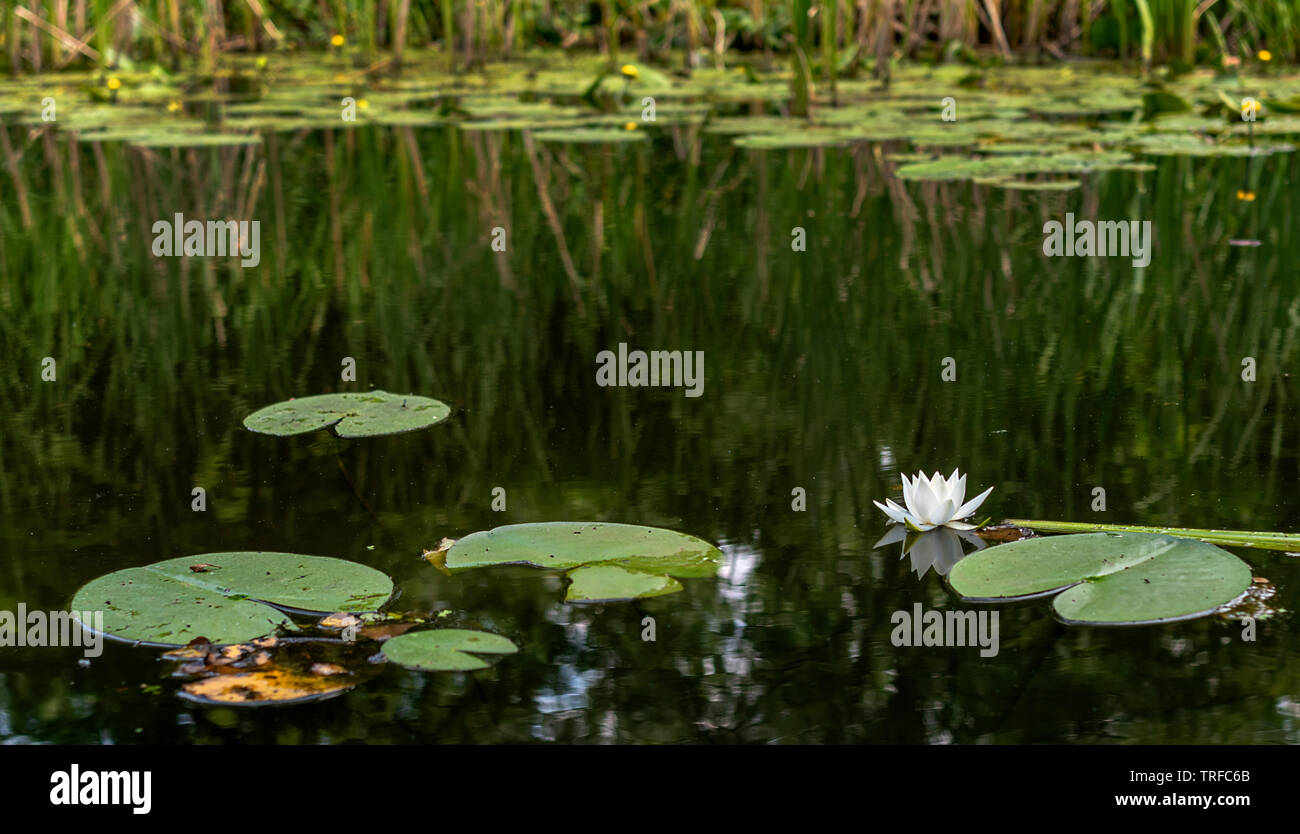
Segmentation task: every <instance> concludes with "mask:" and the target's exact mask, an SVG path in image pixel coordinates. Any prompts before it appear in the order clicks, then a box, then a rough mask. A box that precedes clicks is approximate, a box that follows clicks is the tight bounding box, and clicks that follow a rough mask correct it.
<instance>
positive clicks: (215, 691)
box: [181, 664, 353, 704]
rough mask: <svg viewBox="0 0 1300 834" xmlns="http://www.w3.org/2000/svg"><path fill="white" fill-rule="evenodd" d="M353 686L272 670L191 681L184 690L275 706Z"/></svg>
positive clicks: (235, 701) (224, 700)
mask: <svg viewBox="0 0 1300 834" xmlns="http://www.w3.org/2000/svg"><path fill="white" fill-rule="evenodd" d="M318 665H320V664H318ZM326 665H328V664H326ZM352 686H353V684H352V683H350V682H348V681H346V680H337V679H333V677H332V676H321V675H302V674H295V673H293V672H290V671H288V670H286V669H278V668H275V667H271V668H268V669H257V670H253V671H245V672H239V673H237V674H229V675H215V676H213V677H210V678H204V679H202V680H197V681H191V682H190V683H187V684H185V685H184V686H183V687H181V691H182V692H184V693H186V694H187V695H189V696H191V697H193V698H197V699H200V700H204V701H209V702H214V703H224V704H249V703H266V704H273V703H283V702H286V701H296V700H299V699H301V698H310V697H316V696H322V695H329V694H334V693H338V692H343V691H345V690H348V689H351V688H352Z"/></svg>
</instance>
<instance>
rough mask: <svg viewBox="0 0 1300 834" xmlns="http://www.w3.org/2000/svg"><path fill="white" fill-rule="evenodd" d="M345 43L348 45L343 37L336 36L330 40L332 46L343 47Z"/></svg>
mask: <svg viewBox="0 0 1300 834" xmlns="http://www.w3.org/2000/svg"><path fill="white" fill-rule="evenodd" d="M344 43H346V41H345V40H344V39H343V36H342V35H335V36H334V37H332V38H330V45H331V46H342V45H343V44H344Z"/></svg>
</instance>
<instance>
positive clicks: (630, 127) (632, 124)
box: [623, 122, 636, 130]
mask: <svg viewBox="0 0 1300 834" xmlns="http://www.w3.org/2000/svg"><path fill="white" fill-rule="evenodd" d="M623 129H624V130H636V122H628V123H627V124H625V125H623Z"/></svg>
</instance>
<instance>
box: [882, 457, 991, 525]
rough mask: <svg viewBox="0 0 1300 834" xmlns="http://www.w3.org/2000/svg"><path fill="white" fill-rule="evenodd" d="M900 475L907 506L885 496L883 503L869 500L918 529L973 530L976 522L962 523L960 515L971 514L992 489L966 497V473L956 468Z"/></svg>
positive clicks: (902, 522) (963, 516)
mask: <svg viewBox="0 0 1300 834" xmlns="http://www.w3.org/2000/svg"><path fill="white" fill-rule="evenodd" d="M900 477H901V478H902V479H903V503H904V504H906V505H907V507H906V509H904V508H903V507H900V506H898V505H897V504H895V503H894V502H893V500H892V499H889V498H886V499H885V503H884V504H881V503H880V502H879V501H872V503H873V504H875V505H876V506H877V507H879V508H880V511H881V512H883V513H884V514H885V515H887V516H889V517H890V518H891V519H892V520H893V521H895V522H897V523H899V524H904V525H906V526H907V528H908V529H909V530H916V531H918V532H924V531H926V530H933V529H934V528H935V527H951V528H952V529H954V530H974V529H975V527H976V525H974V524H966V523H963V522H962V521H960V519H963V518H970V517H971V516H972V515H974V514H975V511H976V510H978V509H979V507H980V504H983V503H984V499H985V498H988V497H989V493H990V492H992V491H993V487H989V488H988V489H986V490H984V491H983V492H981V493H980V494H979V495H976V496H975V497H974V498H972V499H971V500H969V501H966V476H965V475H962V474H960V472H959V471H958V470H956V469H954V470H952V474H951V475H949V476H948V477H947V478H945V477H943V476H942V475H940V474H939V473H938V472H935V473H934V475H932V476H931V477H929V478H927V477H926V476H925V473H924V472H918V473H916V475H914V476H913V477H912V480H911V481H908V480H907V476H906V475H901V476H900ZM963 502H964V503H963Z"/></svg>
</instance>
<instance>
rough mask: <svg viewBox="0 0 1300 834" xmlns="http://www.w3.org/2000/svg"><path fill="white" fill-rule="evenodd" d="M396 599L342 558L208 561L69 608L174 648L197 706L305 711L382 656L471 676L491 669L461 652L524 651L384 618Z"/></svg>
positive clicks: (87, 590)
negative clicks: (302, 707)
mask: <svg viewBox="0 0 1300 834" xmlns="http://www.w3.org/2000/svg"><path fill="white" fill-rule="evenodd" d="M392 595H393V583H392V580H391V579H389V577H388V576H386V575H384V574H383V573H381V572H380V571H377V570H375V569H374V568H370V567H367V566H365V565H361V564H357V563H355V562H348V561H344V560H342V559H333V558H327V557H321V556H302V555H299V554H293V553H266V552H237V553H205V554H200V555H197V556H186V557H181V558H178V559H169V560H167V561H164V562H158V563H156V564H152V565H146V566H145V567H142V568H128V569H126V570H121V571H116V572H114V573H110V574H108V575H106V576H102V577H100V578H99V579H96V580H93V581H91V582H89V583H87V584H86V585H85V586H83V587H82V588H81V589H80V590H79V591H78V592H77V593H76V595H75V596H74V598H73V601H72V608H73V609H74V610H75V611H78V612H90V611H103V612H104V620H103V634H104V636H106V637H110V638H113V639H115V640H120V641H128V642H132V643H135V644H136V645H148V646H158V647H173V648H172V650H171V651H169V652H167V653H166V654H164V655H163V659H164V660H169V661H173V662H176V663H179V664H181V665H180V666H179V667H178V668H177V670H176V673H175V674H176V676H177V677H187V678H192V679H194V680H191V681H190V682H189V683H186V684H184V685H183V686H182V687H181V690H180V692H179V693H178V694H179V695H180V696H181V697H182V698H186V699H189V700H193V701H197V702H200V703H222V704H231V705H237V706H260V705H265V704H280V705H286V704H295V703H307V702H312V701H318V700H321V699H323V698H328V697H333V696H335V695H340V694H342V693H344V692H346V691H348V690H350V689H353V688H354V687H356V686H357V685H358V684H359V683H361V682H363V681H364V680H367V679H369V678H371V677H374V675H375V674H377V669H376V668H374V667H375V664H376V663H378V662H382V659H391V660H392V661H393V662H394V663H396V664H398V665H401V666H406V667H407V668H411V669H417V670H421V671H429V672H467V671H474V670H477V669H483V668H486V667H487V665H488V664H487V663H486V662H484V661H482V660H479V659H478V658H475V657H473V656H471V655H470V654H465V652H473V653H476V654H513V653H514V652H515V651H517V648H516V647H515V645H514V643H512V642H511V641H510V640H507V639H506V638H505V637H502V636H500V635H496V634H490V633H486V632H480V631H471V630H465V629H447V628H439V629H433V630H418V629H420V628H421V627H424V626H427V625H428V624H429V623H430V622H431V621H432V620H431V618H429V617H424V616H415V617H413V616H409V615H408V616H402V615H395V614H386V613H380V612H379V611H378V610H377V609H379V608H380V607H382V606H383V605H385V604H386V603H387V602H388V601H389V599H390V598H391V597H392ZM326 612H332V613H328V614H327V613H326ZM448 613H450V612H448V611H444V612H442V613H441V614H439V615H437V617H436V619H441V618H442V616H443V615H446V614H448ZM291 617H292V618H294V619H298V620H302V619H307V620H309V621H310V623H309V624H306V625H298V624H297V623H295V622H294V619H291ZM82 626H83V627H85V628H92V626H91V625H90V623H88V622H83V623H82ZM413 629H417V630H414V631H413ZM284 634H293V635H295V636H292V637H284V636H281V635H284ZM340 638H341V639H340ZM376 645H382V646H383V649H382V652H381V653H382V658H380V659H376V658H374V657H373V656H372V653H373V648H374V647H375V646H376Z"/></svg>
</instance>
